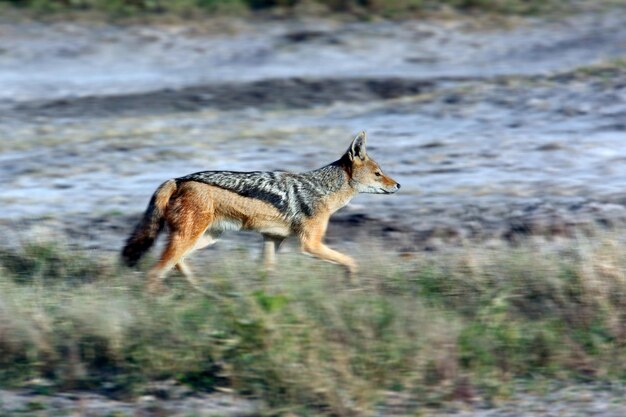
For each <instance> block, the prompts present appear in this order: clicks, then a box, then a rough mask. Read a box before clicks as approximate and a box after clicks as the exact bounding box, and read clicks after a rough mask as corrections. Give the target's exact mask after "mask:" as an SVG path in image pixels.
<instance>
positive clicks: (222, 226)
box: [207, 219, 243, 233]
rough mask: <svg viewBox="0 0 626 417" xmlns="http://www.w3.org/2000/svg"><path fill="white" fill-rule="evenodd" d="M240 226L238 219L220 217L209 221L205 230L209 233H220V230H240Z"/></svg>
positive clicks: (241, 225)
mask: <svg viewBox="0 0 626 417" xmlns="http://www.w3.org/2000/svg"><path fill="white" fill-rule="evenodd" d="M242 227H243V224H242V223H241V221H240V220H236V219H220V220H216V221H214V222H213V223H211V225H210V226H209V229H208V230H207V231H208V232H209V233H210V232H217V233H221V232H231V231H232V232H236V231H238V230H241V228H242Z"/></svg>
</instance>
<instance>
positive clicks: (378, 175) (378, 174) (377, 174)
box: [374, 171, 383, 177]
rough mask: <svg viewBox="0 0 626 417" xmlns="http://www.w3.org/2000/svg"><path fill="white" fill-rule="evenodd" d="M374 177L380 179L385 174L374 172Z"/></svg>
mask: <svg viewBox="0 0 626 417" xmlns="http://www.w3.org/2000/svg"><path fill="white" fill-rule="evenodd" d="M374 175H376V176H377V177H380V176H381V175H383V174H381V173H380V172H378V171H376V172H374Z"/></svg>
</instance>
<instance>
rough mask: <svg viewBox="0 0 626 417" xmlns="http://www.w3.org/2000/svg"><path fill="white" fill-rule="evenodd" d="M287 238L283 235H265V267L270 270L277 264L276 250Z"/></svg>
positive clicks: (263, 255)
mask: <svg viewBox="0 0 626 417" xmlns="http://www.w3.org/2000/svg"><path fill="white" fill-rule="evenodd" d="M283 240H285V239H284V238H282V237H275V236H269V235H263V254H262V257H263V268H264V269H265V270H266V271H268V272H270V271H273V270H274V267H275V266H276V252H277V251H278V248H279V247H280V245H281V243H283Z"/></svg>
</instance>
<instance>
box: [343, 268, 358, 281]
mask: <svg viewBox="0 0 626 417" xmlns="http://www.w3.org/2000/svg"><path fill="white" fill-rule="evenodd" d="M358 275H359V268H358V267H357V266H356V264H352V265H349V266H347V267H346V281H347V282H348V284H350V285H356V284H357V283H358Z"/></svg>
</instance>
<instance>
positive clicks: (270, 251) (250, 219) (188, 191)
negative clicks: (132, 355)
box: [123, 132, 400, 292]
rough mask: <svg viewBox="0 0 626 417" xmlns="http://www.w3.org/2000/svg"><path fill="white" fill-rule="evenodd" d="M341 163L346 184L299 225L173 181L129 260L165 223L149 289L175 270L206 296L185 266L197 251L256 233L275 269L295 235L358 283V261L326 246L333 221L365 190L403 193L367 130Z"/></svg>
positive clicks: (141, 228) (158, 197)
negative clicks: (232, 235) (372, 151)
mask: <svg viewBox="0 0 626 417" xmlns="http://www.w3.org/2000/svg"><path fill="white" fill-rule="evenodd" d="M337 163H338V165H336V166H337V167H340V168H337V170H338V171H337V172H340V174H338V178H341V184H342V185H340V188H339V189H337V188H333V189H332V192H330V191H329V192H328V194H327V195H325V196H324V197H318V198H317V199H316V200H315V202H316V208H315V212H314V214H313V215H310V216H309V217H306V216H304V217H303V219H304V220H302V221H298V222H295V223H294V222H292V221H290V220H289V219H288V218H287V216H286V215H285V213H281V212H280V211H279V210H278V209H277V208H276V207H275V206H273V205H272V204H270V203H268V202H265V201H263V200H261V199H256V198H252V197H243V196H241V195H239V194H237V193H235V192H233V191H228V190H226V189H224V188H220V187H218V186H214V185H209V184H207V183H205V182H199V181H183V182H178V183H177V182H176V181H174V180H170V181H167V182H165V183H164V184H163V185H161V187H159V189H158V190H157V192H156V193H155V194H154V196H153V200H152V202H151V204H150V205H149V206H148V209H147V210H146V214H145V215H144V219H143V220H142V222H140V224H139V225H138V227H137V228H136V230H135V232H134V233H133V235H131V237H130V238H129V240H128V242H127V245H126V247H125V248H124V251H123V256H126V253H127V252H128V253H130V254H131V255H134V254H135V253H138V252H139V251H144V252H145V251H146V250H147V248H149V245H147V246H146V245H141V243H143V241H142V240H141V238H142V236H143V234H146V233H147V232H145V230H149V231H150V236H149V237H150V239H152V241H153V240H154V238H155V237H156V234H157V233H158V230H160V227H161V226H162V225H163V223H165V224H166V225H167V228H168V230H169V236H168V240H167V243H166V245H165V248H164V249H163V253H162V254H161V257H160V260H159V261H158V262H157V264H156V265H155V266H154V267H153V268H152V269H151V270H150V271H149V272H148V280H147V287H148V290H149V291H150V292H157V291H160V290H161V289H162V280H163V278H164V276H165V274H166V273H167V272H168V271H169V270H170V269H172V268H174V267H175V268H176V269H177V270H178V271H179V272H180V273H181V274H183V275H184V276H185V277H186V278H187V280H188V281H189V283H190V284H191V285H192V286H193V287H194V288H196V289H198V290H199V291H202V292H204V291H203V290H202V289H201V288H200V287H199V285H198V283H197V281H196V280H195V279H194V278H193V275H192V273H191V270H190V269H189V267H188V266H187V265H186V264H185V257H186V256H188V255H189V254H190V253H192V252H193V251H194V250H197V249H200V248H202V247H205V246H208V245H211V244H213V243H215V241H216V239H217V237H218V236H219V234H221V232H222V231H223V230H233V229H243V230H254V231H257V232H260V233H261V234H263V236H264V243H263V260H264V266H265V268H266V269H272V268H273V267H274V264H275V262H276V260H275V252H276V250H277V249H278V247H279V246H280V244H281V243H282V241H283V240H284V239H285V238H286V237H288V236H289V235H292V234H295V235H296V236H297V237H298V239H299V240H300V245H301V249H302V252H304V253H307V254H310V255H313V256H316V257H318V258H320V259H323V260H325V261H328V262H333V263H336V264H340V265H342V266H343V267H344V268H345V269H346V272H347V273H348V276H349V277H350V278H351V279H352V278H353V277H354V275H355V274H356V272H357V264H356V262H355V261H354V259H352V258H351V257H349V256H346V255H344V254H342V253H339V252H337V251H335V250H333V249H331V248H329V247H328V246H326V245H325V244H324V242H323V241H324V236H325V235H326V228H327V227H328V222H329V220H330V217H331V216H332V214H333V213H335V212H336V211H337V210H339V209H340V208H341V207H343V206H345V205H346V204H347V203H348V202H349V201H350V200H351V199H352V198H353V197H354V196H355V195H356V194H357V193H359V192H366V193H368V192H369V193H387V194H388V193H393V192H395V191H397V189H399V187H400V185H399V184H398V183H396V182H395V181H394V180H393V179H391V178H390V177H387V176H386V175H384V174H383V173H382V171H381V170H380V167H379V166H378V164H377V163H376V162H375V161H374V160H372V159H370V158H369V157H368V156H367V154H366V151H365V133H364V132H362V133H360V134H359V136H357V138H356V139H355V140H354V141H353V143H352V145H351V147H350V149H349V150H348V151H347V152H346V154H345V155H344V156H343V157H342V158H341V159H340V160H339V161H337ZM137 241H139V244H137ZM152 241H150V242H149V243H150V244H151V242H152ZM133 245H135V246H139V249H135V248H133ZM131 258H132V256H131ZM125 259H126V260H127V261H129V259H127V258H125ZM133 259H135V258H132V259H130V260H131V261H132V260H133ZM136 259H138V258H136ZM127 263H130V262H127Z"/></svg>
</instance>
